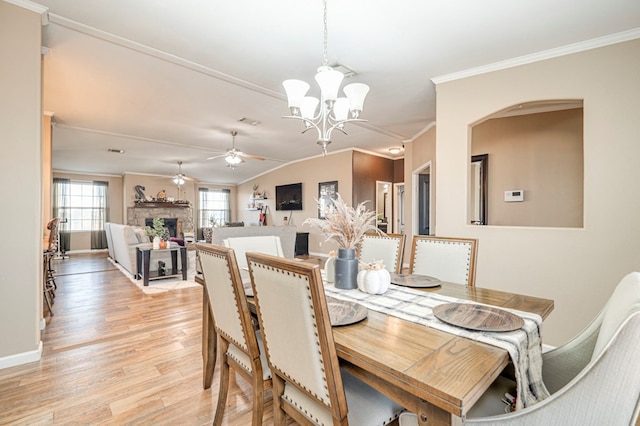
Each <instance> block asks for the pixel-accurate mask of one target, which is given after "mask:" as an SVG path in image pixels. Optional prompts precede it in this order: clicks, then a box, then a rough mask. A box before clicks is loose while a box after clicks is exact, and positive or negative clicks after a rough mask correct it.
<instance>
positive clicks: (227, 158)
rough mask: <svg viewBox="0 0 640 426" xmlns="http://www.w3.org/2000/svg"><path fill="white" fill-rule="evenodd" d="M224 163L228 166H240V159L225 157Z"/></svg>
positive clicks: (233, 156) (232, 156)
mask: <svg viewBox="0 0 640 426" xmlns="http://www.w3.org/2000/svg"><path fill="white" fill-rule="evenodd" d="M224 159H225V161H226V162H227V163H229V164H233V165H236V164H240V163H242V158H240V157H238V156H237V155H227V156H226V157H224Z"/></svg>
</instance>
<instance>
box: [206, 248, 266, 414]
mask: <svg viewBox="0 0 640 426" xmlns="http://www.w3.org/2000/svg"><path fill="white" fill-rule="evenodd" d="M196 247H197V250H198V252H199V258H200V264H201V266H202V273H203V276H204V287H205V291H206V292H207V294H208V296H209V302H210V305H211V310H212V314H213V319H214V322H215V328H216V332H217V334H218V342H219V348H220V353H221V364H222V365H221V370H220V391H219V393H218V405H217V407H216V414H215V418H214V421H213V424H214V425H220V424H222V418H223V415H224V408H225V405H226V401H227V395H228V390H229V380H230V377H229V367H233V369H234V370H235V371H236V372H238V373H239V374H241V375H242V376H244V377H245V378H246V379H247V380H248V381H249V383H251V385H252V388H253V408H252V410H253V417H252V425H254V426H256V425H261V424H262V414H263V410H264V391H265V390H267V389H269V388H271V372H270V371H269V368H268V367H267V360H266V357H265V355H264V350H263V348H262V338H261V335H260V332H259V331H255V330H254V328H253V325H252V321H251V313H250V311H249V306H248V305H247V298H246V295H245V291H244V287H243V286H242V280H241V279H240V271H239V270H238V264H237V262H236V257H235V254H234V252H233V250H232V249H229V248H226V247H220V246H214V245H211V244H197V246H196Z"/></svg>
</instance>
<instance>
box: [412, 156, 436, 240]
mask: <svg viewBox="0 0 640 426" xmlns="http://www.w3.org/2000/svg"><path fill="white" fill-rule="evenodd" d="M412 183H413V188H414V189H413V191H412V192H413V197H412V198H413V200H414V202H413V206H414V207H413V220H412V227H413V235H432V229H431V223H432V220H431V192H432V191H431V162H428V163H426V164H423V165H422V166H421V167H419V168H417V169H415V170H414V172H413V176H412Z"/></svg>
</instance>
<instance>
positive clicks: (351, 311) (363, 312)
mask: <svg viewBox="0 0 640 426" xmlns="http://www.w3.org/2000/svg"><path fill="white" fill-rule="evenodd" d="M327 309H328V310H329V317H330V318H331V325H332V326H334V327H338V326H341V325H349V324H355V323H357V322H360V321H362V320H363V319H365V318H366V317H367V314H368V313H369V311H368V309H367V308H365V307H364V306H362V305H360V304H358V303H355V302H348V301H346V300H340V299H335V298H333V297H329V296H327Z"/></svg>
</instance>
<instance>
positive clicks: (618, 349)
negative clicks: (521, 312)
mask: <svg viewBox="0 0 640 426" xmlns="http://www.w3.org/2000/svg"><path fill="white" fill-rule="evenodd" d="M639 342H640V273H639V272H632V273H630V274H629V275H627V276H626V277H624V278H623V279H622V281H621V282H620V283H619V284H618V286H617V287H616V289H615V290H614V292H613V294H612V295H611V297H610V298H609V301H608V302H607V304H606V305H605V307H604V308H603V310H602V311H601V312H600V313H599V314H598V316H596V318H595V319H594V320H593V321H592V322H591V324H589V325H588V326H587V328H586V329H584V330H583V331H582V332H581V333H580V334H578V335H577V336H576V337H574V338H573V339H572V340H571V341H569V342H568V343H566V344H564V345H563V346H560V347H558V348H556V349H553V350H551V351H549V352H546V353H544V354H543V364H542V376H543V378H544V382H545V385H546V386H547V389H548V390H549V392H550V393H551V396H550V397H549V398H547V399H545V400H544V401H542V402H539V403H537V404H535V405H533V406H531V407H528V408H525V409H522V410H519V411H516V412H513V413H508V414H504V409H505V404H503V403H502V402H501V401H500V398H501V396H502V395H504V392H505V389H506V388H505V387H504V384H505V383H507V382H508V381H507V380H505V379H504V378H499V379H498V380H497V381H496V383H494V384H493V385H492V386H491V388H489V390H488V391H487V392H486V393H485V394H484V395H483V396H482V397H481V398H480V400H479V401H478V402H477V403H476V404H475V405H474V406H473V407H472V408H471V410H469V413H468V414H467V416H466V418H464V419H460V418H456V419H457V420H458V421H460V422H462V423H463V424H469V425H495V426H502V425H505V426H506V425H594V426H595V425H637V424H639V423H638V422H639V417H638V414H639V411H640V362H639V360H640V343H639ZM501 413H502V414H501ZM417 424H418V422H417V418H416V416H415V414H410V413H403V414H402V415H401V416H400V426H412V425H413V426H415V425H417Z"/></svg>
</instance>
